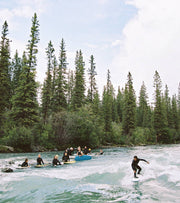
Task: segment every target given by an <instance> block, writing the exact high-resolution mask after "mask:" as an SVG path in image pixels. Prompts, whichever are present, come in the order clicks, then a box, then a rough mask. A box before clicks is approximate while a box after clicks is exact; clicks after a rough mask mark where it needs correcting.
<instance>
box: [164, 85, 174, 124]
mask: <svg viewBox="0 0 180 203" xmlns="http://www.w3.org/2000/svg"><path fill="white" fill-rule="evenodd" d="M164 102H165V109H166V117H167V122H168V127H169V128H172V125H173V124H172V107H171V98H170V97H169V89H168V86H167V85H166V86H165V92H164Z"/></svg>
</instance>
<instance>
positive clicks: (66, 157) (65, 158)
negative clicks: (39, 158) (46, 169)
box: [62, 152, 69, 162]
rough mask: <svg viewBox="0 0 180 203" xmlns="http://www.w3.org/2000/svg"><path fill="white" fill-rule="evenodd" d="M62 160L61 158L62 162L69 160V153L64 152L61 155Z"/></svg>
mask: <svg viewBox="0 0 180 203" xmlns="http://www.w3.org/2000/svg"><path fill="white" fill-rule="evenodd" d="M62 160H63V161H64V162H68V161H69V155H68V153H67V152H65V153H64V155H63V157H62Z"/></svg>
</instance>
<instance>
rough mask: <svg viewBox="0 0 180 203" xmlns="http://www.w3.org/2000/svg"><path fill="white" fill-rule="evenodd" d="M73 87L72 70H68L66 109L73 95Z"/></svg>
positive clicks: (69, 106) (69, 105)
mask: <svg viewBox="0 0 180 203" xmlns="http://www.w3.org/2000/svg"><path fill="white" fill-rule="evenodd" d="M73 89H74V72H73V71H72V70H69V73H68V83H67V103H68V109H70V108H71V104H72V97H73Z"/></svg>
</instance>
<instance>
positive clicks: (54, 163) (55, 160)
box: [52, 159, 61, 166]
mask: <svg viewBox="0 0 180 203" xmlns="http://www.w3.org/2000/svg"><path fill="white" fill-rule="evenodd" d="M52 164H53V166H57V165H61V163H60V161H59V160H58V159H53V163H52Z"/></svg>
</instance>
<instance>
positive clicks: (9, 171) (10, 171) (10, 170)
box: [1, 168, 13, 173]
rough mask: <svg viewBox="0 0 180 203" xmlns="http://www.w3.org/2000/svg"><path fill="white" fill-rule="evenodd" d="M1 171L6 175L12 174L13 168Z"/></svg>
mask: <svg viewBox="0 0 180 203" xmlns="http://www.w3.org/2000/svg"><path fill="white" fill-rule="evenodd" d="M1 171H2V172H4V173H12V172H13V169H12V168H3V169H2V170H1Z"/></svg>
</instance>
